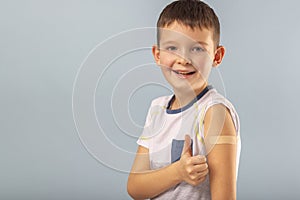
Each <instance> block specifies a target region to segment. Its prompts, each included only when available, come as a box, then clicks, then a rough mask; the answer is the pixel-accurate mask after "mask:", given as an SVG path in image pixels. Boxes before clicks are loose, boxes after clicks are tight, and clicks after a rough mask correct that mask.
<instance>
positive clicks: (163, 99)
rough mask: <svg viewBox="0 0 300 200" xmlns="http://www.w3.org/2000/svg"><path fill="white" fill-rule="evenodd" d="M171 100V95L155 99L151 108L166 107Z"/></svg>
mask: <svg viewBox="0 0 300 200" xmlns="http://www.w3.org/2000/svg"><path fill="white" fill-rule="evenodd" d="M171 98H172V95H167V96H160V97H157V98H155V99H153V100H152V102H151V106H166V105H167V104H168V103H169V101H170V99H171Z"/></svg>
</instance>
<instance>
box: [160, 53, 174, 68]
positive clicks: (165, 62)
mask: <svg viewBox="0 0 300 200" xmlns="http://www.w3.org/2000/svg"><path fill="white" fill-rule="evenodd" d="M175 61H176V57H175V56H174V55H170V54H161V56H160V65H161V67H172V65H173V64H174V62H175Z"/></svg>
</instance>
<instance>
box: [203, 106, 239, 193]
mask: <svg viewBox="0 0 300 200" xmlns="http://www.w3.org/2000/svg"><path fill="white" fill-rule="evenodd" d="M204 133H205V144H206V145H207V146H208V150H207V153H208V155H207V162H208V166H209V172H210V173H209V175H210V186H211V194H212V199H235V198H236V142H228V143H226V142H225V143H220V142H219V140H220V138H221V139H222V138H224V137H226V138H227V139H228V138H232V140H230V139H229V141H236V140H234V139H236V129H235V126H234V124H233V121H232V118H231V115H230V111H229V110H228V109H227V108H226V107H225V106H224V105H221V104H217V105H214V106H212V107H211V108H209V109H208V111H207V113H206V115H205V118H204ZM210 137H212V138H213V139H212V140H209V138H210ZM216 138H217V139H216Z"/></svg>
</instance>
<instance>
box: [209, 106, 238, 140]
mask: <svg viewBox="0 0 300 200" xmlns="http://www.w3.org/2000/svg"><path fill="white" fill-rule="evenodd" d="M204 130H205V131H204V133H205V134H208V132H212V131H213V132H215V133H218V135H233V136H235V135H236V128H235V124H234V121H233V118H232V115H231V112H230V110H229V108H228V107H227V106H226V105H224V104H221V103H219V104H214V105H212V106H210V107H209V108H208V109H207V112H206V114H205V116H204Z"/></svg>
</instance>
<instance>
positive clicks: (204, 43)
mask: <svg viewBox="0 0 300 200" xmlns="http://www.w3.org/2000/svg"><path fill="white" fill-rule="evenodd" d="M197 42H198V43H199V44H202V45H204V46H208V44H207V43H206V42H202V41H197Z"/></svg>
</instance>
